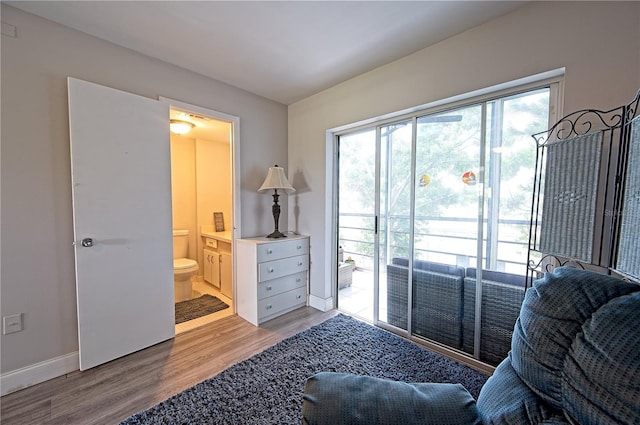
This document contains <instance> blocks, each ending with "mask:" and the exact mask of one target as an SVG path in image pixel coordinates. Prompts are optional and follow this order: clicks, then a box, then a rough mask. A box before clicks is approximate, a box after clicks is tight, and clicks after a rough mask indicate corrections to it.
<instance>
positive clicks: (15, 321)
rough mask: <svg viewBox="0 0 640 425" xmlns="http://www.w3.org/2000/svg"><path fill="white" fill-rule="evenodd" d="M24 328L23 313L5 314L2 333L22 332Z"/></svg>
mask: <svg viewBox="0 0 640 425" xmlns="http://www.w3.org/2000/svg"><path fill="white" fill-rule="evenodd" d="M21 330H22V313H18V314H14V315H12V316H4V317H3V318H2V333H3V334H5V335H6V334H12V333H14V332H20V331H21Z"/></svg>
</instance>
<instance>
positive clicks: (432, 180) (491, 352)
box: [336, 88, 550, 364]
mask: <svg viewBox="0 0 640 425" xmlns="http://www.w3.org/2000/svg"><path fill="white" fill-rule="evenodd" d="M549 103H550V89H549V88H542V89H537V90H532V91H528V92H524V93H517V94H513V95H510V96H505V97H501V98H494V99H488V100H485V101H482V102H477V103H473V104H469V105H463V106H458V107H455V108H450V109H446V110H441V111H438V112H434V113H425V114H422V115H415V116H412V117H408V118H406V119H403V120H399V121H396V122H391V123H383V124H380V125H377V126H373V127H371V128H367V129H364V130H361V131H359V132H355V133H349V134H344V135H341V136H340V137H339V144H338V145H339V166H338V169H339V173H338V174H339V177H338V182H339V184H338V190H339V208H338V210H339V216H338V220H339V228H338V238H339V244H340V246H341V248H342V250H344V254H343V255H344V258H342V260H343V261H344V262H349V263H350V264H351V265H352V266H353V268H352V269H351V274H350V279H351V282H352V283H353V286H347V287H346V288H339V291H338V307H339V308H340V309H343V310H345V311H347V312H350V313H353V314H356V315H360V316H361V317H363V318H365V319H368V320H372V321H374V322H376V323H377V324H380V325H385V326H388V327H389V328H390V329H396V330H397V331H398V332H400V333H403V332H404V333H408V334H409V335H411V336H414V337H417V338H425V339H428V340H430V341H432V342H435V343H438V344H442V345H445V346H447V347H449V348H452V349H455V350H461V351H464V352H466V353H468V354H471V355H473V356H475V357H476V358H478V359H480V360H483V361H486V362H488V363H493V364H496V363H498V362H499V361H500V360H502V358H504V357H505V356H506V353H507V352H508V350H509V343H510V339H511V333H512V331H513V325H514V323H515V319H516V317H517V315H518V312H519V309H520V304H521V302H522V298H523V296H524V276H525V274H526V259H527V255H526V254H527V249H526V248H527V242H528V229H529V214H530V208H531V194H532V190H533V189H532V184H533V175H534V173H533V170H534V165H535V151H536V149H535V144H534V142H533V139H532V138H531V136H530V135H531V134H533V133H535V132H537V131H539V130H540V129H544V128H546V127H547V125H548V122H549ZM349 260H352V261H349ZM340 264H343V263H340ZM340 267H341V266H340V265H339V268H340ZM342 267H343V268H344V267H345V266H342ZM336 272H337V273H339V272H340V270H338V271H336ZM338 280H340V279H338ZM344 289H347V291H344ZM365 290H366V291H365ZM341 291H343V292H341ZM343 294H344V296H343ZM354 294H359V295H358V296H356V297H353V298H349V297H348V295H354ZM355 300H357V301H358V303H359V304H360V306H359V307H358V311H357V312H356V311H353V310H350V308H351V307H352V306H353V304H354V301H355ZM362 304H368V306H370V307H367V308H363V307H362Z"/></svg>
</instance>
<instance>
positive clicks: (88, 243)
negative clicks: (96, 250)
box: [82, 238, 93, 248]
mask: <svg viewBox="0 0 640 425" xmlns="http://www.w3.org/2000/svg"><path fill="white" fill-rule="evenodd" d="M82 246H84V247H85V248H91V247H92V246H93V239H91V238H84V239H83V240H82Z"/></svg>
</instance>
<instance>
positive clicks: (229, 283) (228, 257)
mask: <svg viewBox="0 0 640 425" xmlns="http://www.w3.org/2000/svg"><path fill="white" fill-rule="evenodd" d="M200 236H202V244H203V247H204V253H203V271H204V280H205V281H206V282H209V283H210V284H212V285H213V286H215V287H216V288H218V289H220V292H221V293H222V295H224V296H226V297H228V298H233V257H232V250H231V245H232V236H231V231H224V232H216V231H215V230H213V229H209V228H208V227H205V226H203V228H202V229H201V230H200Z"/></svg>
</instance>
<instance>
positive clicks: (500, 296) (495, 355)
mask: <svg viewBox="0 0 640 425" xmlns="http://www.w3.org/2000/svg"><path fill="white" fill-rule="evenodd" d="M523 299H524V287H522V286H514V285H509V284H504V283H499V282H494V281H491V280H485V279H483V280H482V320H481V324H480V360H483V361H485V362H487V363H491V364H493V365H496V364H498V363H500V362H501V361H502V360H504V359H505V358H506V357H507V354H508V353H509V350H510V349H511V337H512V336H513V327H514V325H515V323H516V320H517V319H518V314H519V313H520V306H521V304H522V300H523ZM475 302H476V280H475V278H469V277H467V278H465V279H464V317H463V322H462V335H463V339H462V345H463V350H464V351H465V352H467V353H469V354H473V351H474V350H473V345H474V336H475V330H474V328H475V316H476V315H475Z"/></svg>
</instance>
